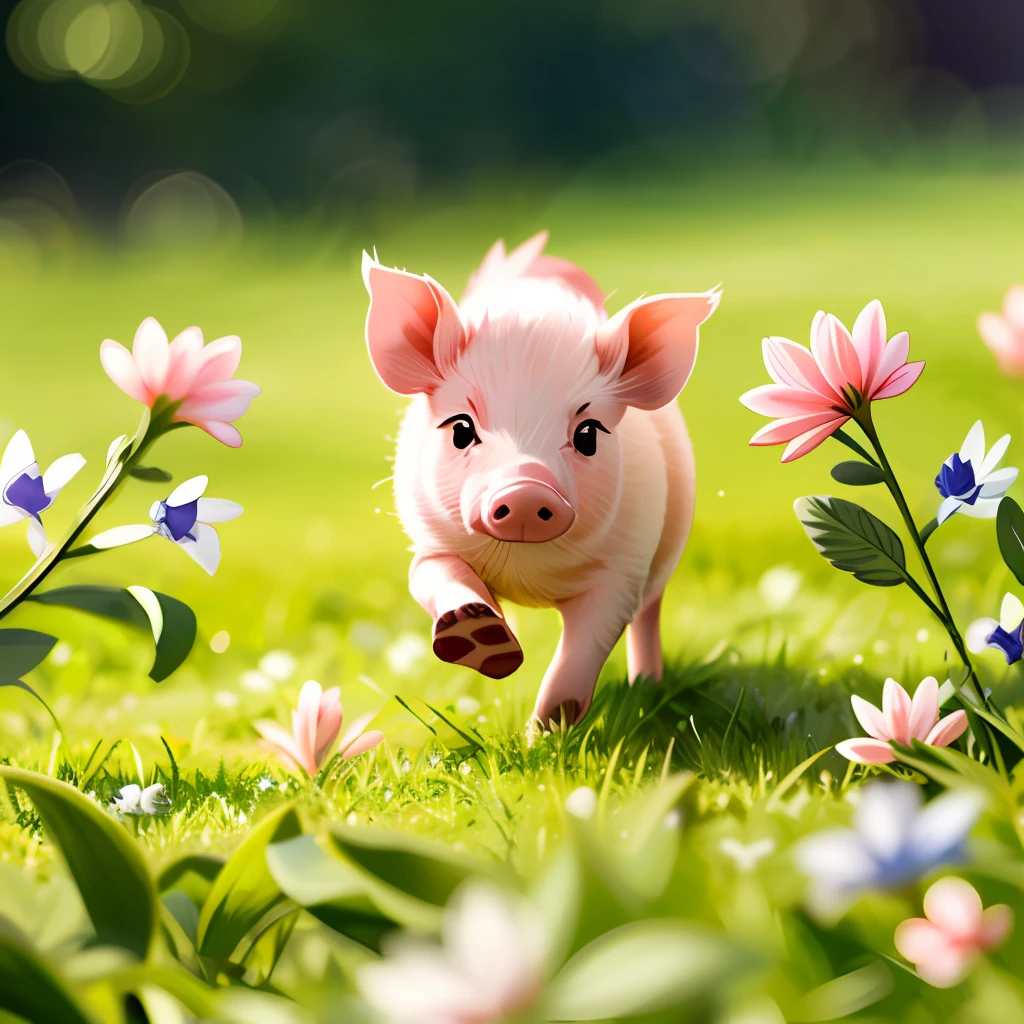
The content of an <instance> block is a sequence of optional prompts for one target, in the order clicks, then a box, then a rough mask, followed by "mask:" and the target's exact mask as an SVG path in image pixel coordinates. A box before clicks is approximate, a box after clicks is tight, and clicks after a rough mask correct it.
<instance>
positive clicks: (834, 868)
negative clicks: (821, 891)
mask: <svg viewBox="0 0 1024 1024" xmlns="http://www.w3.org/2000/svg"><path fill="white" fill-rule="evenodd" d="M794 855H795V857H796V862H797V867H799V868H800V870H801V871H802V872H803V873H804V874H805V875H807V876H808V877H809V878H813V879H816V880H817V882H818V883H819V885H822V886H824V887H826V888H830V889H848V888H855V887H857V886H861V885H866V884H868V883H869V882H870V881H871V879H872V878H873V877H874V873H875V863H874V860H873V859H872V858H871V856H870V855H869V854H868V852H867V851H866V850H865V849H864V846H863V845H862V844H861V842H860V841H859V839H858V837H857V835H856V833H854V832H851V831H850V830H849V829H845V828H844V829H830V830H827V831H825V832H817V833H815V834H814V835H812V836H809V837H808V838H807V839H804V840H802V841H801V842H799V843H798V844H797V845H796V848H795V849H794Z"/></svg>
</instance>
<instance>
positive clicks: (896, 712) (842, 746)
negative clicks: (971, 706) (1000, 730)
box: [836, 676, 967, 764]
mask: <svg viewBox="0 0 1024 1024" xmlns="http://www.w3.org/2000/svg"><path fill="white" fill-rule="evenodd" d="M850 702H851V703H852V704H853V713H854V714H855V715H856V716H857V721H858V722H860V724H861V725H862V726H864V729H865V731H866V732H867V734H868V735H867V736H866V737H858V738H857V739H852V740H843V742H842V743H837V744H836V750H838V751H839V753H840V754H842V755H843V757H846V758H849V759H850V760H851V761H856V762H857V763H858V764H889V762H890V761H895V760H896V752H895V751H894V750H893V749H892V747H891V746H889V744H890V742H893V743H898V744H900V746H902V747H909V746H910V741H911V740H920V741H921V742H922V743H928V744H930V745H931V746H933V747H948V746H949V745H950V743H952V742H953V740H955V739H958V738H959V737H960V736H961V735H963V732H964V730H965V729H966V728H967V714H966V713H965V712H964V711H954V712H953V713H952V714H951V715H946V717H945V718H943V719H942V720H941V721H940V719H939V684H938V681H937V680H936V679H935V677H934V676H928V678H927V679H924V680H922V681H921V684H920V686H918V688H917V689H916V690H915V691H914V699H913V700H911V699H910V694H908V693H907V691H906V690H904V689H903V687H902V686H900V684H899V683H897V682H896V680H895V679H886V681H885V686H884V687H883V688H882V710H881V711H879V710H878V708H876V707H875V705H874V704H869V703H868V702H867V701H866V700H862V699H861V698H860V697H856V696H854V697H851V698H850Z"/></svg>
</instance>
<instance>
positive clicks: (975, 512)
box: [960, 494, 1003, 519]
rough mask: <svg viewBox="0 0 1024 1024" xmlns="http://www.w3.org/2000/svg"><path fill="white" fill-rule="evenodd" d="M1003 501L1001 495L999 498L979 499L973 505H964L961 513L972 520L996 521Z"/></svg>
mask: <svg viewBox="0 0 1024 1024" xmlns="http://www.w3.org/2000/svg"><path fill="white" fill-rule="evenodd" d="M1002 500H1003V496H1002V495H1001V494H1000V495H999V497H998V498H979V499H978V500H977V501H976V502H975V503H974V504H973V505H962V506H961V507H960V511H961V512H962V513H963V514H964V515H965V516H969V517H970V518H971V519H995V517H996V514H997V513H998V512H999V502H1001V501H1002Z"/></svg>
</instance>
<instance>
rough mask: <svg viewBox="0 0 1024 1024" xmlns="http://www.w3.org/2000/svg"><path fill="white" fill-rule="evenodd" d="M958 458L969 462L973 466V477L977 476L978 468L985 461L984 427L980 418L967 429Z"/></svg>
mask: <svg viewBox="0 0 1024 1024" xmlns="http://www.w3.org/2000/svg"><path fill="white" fill-rule="evenodd" d="M960 458H961V459H963V460H964V462H970V463H971V465H972V466H973V467H974V473H975V477H977V475H978V470H979V468H980V467H981V464H982V463H983V462H984V461H985V428H984V427H983V426H982V425H981V420H978V421H977V423H975V424H974V426H973V427H971V429H970V430H969V431H967V436H966V437H965V438H964V443H963V445H962V446H961V448H960Z"/></svg>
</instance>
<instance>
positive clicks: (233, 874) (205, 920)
mask: <svg viewBox="0 0 1024 1024" xmlns="http://www.w3.org/2000/svg"><path fill="white" fill-rule="evenodd" d="M301 831H302V829H301V827H300V825H299V816H298V815H297V814H296V813H295V810H294V808H292V807H291V806H288V807H282V808H281V809H280V810H279V811H276V812H275V813H274V814H272V815H271V816H270V817H269V818H267V819H266V820H265V821H263V822H261V823H260V825H258V826H257V827H256V828H254V829H253V830H252V831H251V832H250V833H249V835H248V836H247V837H246V839H245V842H243V843H242V845H241V846H240V847H239V848H238V849H237V850H236V851H235V852H234V854H232V856H231V858H230V859H229V860H228V862H227V864H225V865H224V867H223V868H222V869H221V871H220V873H219V874H218V875H217V877H216V879H215V881H214V883H213V887H212V888H211V889H210V894H209V896H207V897H206V902H205V903H204V904H203V909H202V911H201V912H200V914H199V930H198V940H199V945H198V949H199V952H200V953H201V954H202V955H203V956H208V957H212V958H214V959H219V960H226V959H228V957H230V956H231V954H232V953H233V952H234V950H235V947H236V946H237V945H238V943H239V942H241V941H242V939H243V937H244V936H245V934H246V932H248V931H249V929H250V928H252V927H253V926H254V925H256V924H257V923H258V922H259V920H260V918H262V917H263V915H264V914H265V913H266V912H267V911H268V910H270V909H271V908H272V907H274V906H275V905H276V904H277V903H279V902H280V901H281V900H283V899H284V898H285V896H284V893H282V892H281V888H280V886H279V885H278V884H277V882H275V881H274V878H273V876H272V875H271V874H270V870H269V869H268V867H267V857H266V854H267V849H268V848H269V847H270V845H271V844H272V843H279V842H281V841H283V840H285V839H292V838H293V837H294V836H297V835H299V833H300V832H301Z"/></svg>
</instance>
